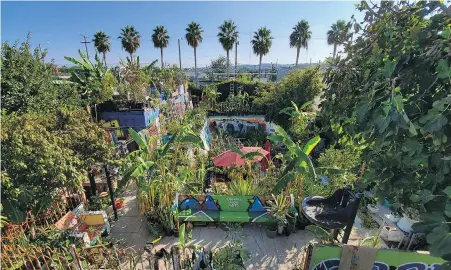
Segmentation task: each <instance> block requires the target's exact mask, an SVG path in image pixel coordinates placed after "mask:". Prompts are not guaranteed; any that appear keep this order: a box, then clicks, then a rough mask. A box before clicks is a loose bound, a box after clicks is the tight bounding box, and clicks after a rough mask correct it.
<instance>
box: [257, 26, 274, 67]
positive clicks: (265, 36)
mask: <svg viewBox="0 0 451 270" xmlns="http://www.w3.org/2000/svg"><path fill="white" fill-rule="evenodd" d="M273 39H274V38H273V37H272V36H271V30H269V29H268V28H266V27H261V28H260V29H258V30H257V31H256V32H254V37H253V39H252V40H251V44H252V50H253V51H254V54H256V55H258V56H259V57H260V61H259V67H258V73H259V74H260V73H261V69H262V57H263V55H267V54H268V53H269V49H270V48H271V46H272V40H273Z"/></svg>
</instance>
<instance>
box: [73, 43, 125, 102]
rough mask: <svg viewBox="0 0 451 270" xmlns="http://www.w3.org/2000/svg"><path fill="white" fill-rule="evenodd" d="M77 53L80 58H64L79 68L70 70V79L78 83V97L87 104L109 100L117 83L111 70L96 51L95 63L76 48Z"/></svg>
mask: <svg viewBox="0 0 451 270" xmlns="http://www.w3.org/2000/svg"><path fill="white" fill-rule="evenodd" d="M78 53H79V54H80V57H81V58H80V59H77V58H73V57H67V56H65V57H64V58H65V59H66V60H67V61H69V62H71V63H73V64H75V65H77V66H78V67H79V70H73V71H71V77H70V80H71V81H72V82H74V83H76V84H77V85H78V90H79V95H80V97H81V98H82V99H84V100H85V102H86V103H87V104H90V103H101V102H103V101H107V100H110V99H111V98H112V96H113V92H114V87H115V86H116V84H117V82H116V80H115V77H114V76H113V74H112V73H111V71H110V70H108V69H107V68H106V67H105V66H104V65H103V64H102V61H101V60H100V58H99V56H98V55H97V53H96V55H95V57H94V59H95V61H96V63H95V64H93V63H92V62H91V60H89V58H87V57H86V55H85V54H84V53H83V52H82V51H81V50H78ZM85 105H86V104H85Z"/></svg>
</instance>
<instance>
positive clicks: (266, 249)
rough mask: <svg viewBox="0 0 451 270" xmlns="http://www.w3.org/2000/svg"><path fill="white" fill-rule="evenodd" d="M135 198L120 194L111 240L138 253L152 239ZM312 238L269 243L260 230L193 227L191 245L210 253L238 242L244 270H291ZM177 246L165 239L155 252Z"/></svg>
mask: <svg viewBox="0 0 451 270" xmlns="http://www.w3.org/2000/svg"><path fill="white" fill-rule="evenodd" d="M135 195H136V190H135V189H134V188H131V190H130V191H127V192H125V193H124V194H123V198H124V208H123V210H122V211H121V212H122V213H121V215H120V217H119V220H118V221H116V222H114V223H112V225H111V236H112V237H115V238H119V239H123V240H125V242H126V243H125V245H126V246H128V247H132V248H133V249H135V250H137V251H138V250H142V249H143V248H144V246H145V244H146V242H147V241H149V240H152V239H153V237H152V236H151V235H150V234H149V232H148V231H147V227H146V219H145V217H144V216H143V215H142V214H140V213H139V210H138V206H137V203H136V196H135ZM313 238H314V235H313V234H312V233H310V232H308V231H298V232H297V233H294V234H291V235H290V236H289V237H286V236H278V237H276V238H274V239H270V238H268V237H267V236H266V233H265V229H264V228H263V227H261V226H259V225H257V224H246V225H245V226H244V227H243V228H242V229H238V230H233V231H225V230H223V229H221V228H209V227H195V228H194V229H193V233H192V240H191V241H192V243H196V244H200V245H202V246H204V247H205V248H207V249H214V248H220V247H223V246H224V245H226V244H227V243H229V242H230V241H233V240H234V239H236V240H241V241H242V242H243V245H244V247H245V248H246V249H247V250H248V251H249V252H250V255H251V258H250V259H249V260H248V261H246V262H245V265H246V269H295V268H294V267H295V266H296V264H299V263H300V259H301V258H302V255H303V254H302V253H301V252H300V251H301V250H302V247H303V246H304V245H306V244H307V243H308V242H309V241H310V240H312V239H313ZM177 242H178V238H176V237H165V238H163V239H162V240H161V241H160V242H158V244H157V246H156V248H157V249H160V248H165V249H166V250H170V248H171V246H172V245H174V244H177Z"/></svg>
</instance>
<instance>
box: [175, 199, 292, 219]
mask: <svg viewBox="0 0 451 270" xmlns="http://www.w3.org/2000/svg"><path fill="white" fill-rule="evenodd" d="M269 200H272V196H228V195H210V194H206V195H181V194H178V195H177V199H176V203H175V204H174V208H173V209H174V210H175V211H178V213H177V216H178V219H179V221H183V222H185V221H198V222H259V223H261V222H268V223H272V222H277V220H275V219H273V218H272V217H270V216H269V209H270V206H269V205H268V203H267V202H268V201H269ZM290 200H291V201H292V209H291V211H293V213H295V212H296V209H295V208H294V201H293V199H292V197H291V196H290Z"/></svg>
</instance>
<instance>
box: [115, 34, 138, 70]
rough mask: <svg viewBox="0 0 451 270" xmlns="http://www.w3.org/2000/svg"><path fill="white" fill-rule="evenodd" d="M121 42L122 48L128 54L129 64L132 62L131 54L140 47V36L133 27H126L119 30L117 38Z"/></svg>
mask: <svg viewBox="0 0 451 270" xmlns="http://www.w3.org/2000/svg"><path fill="white" fill-rule="evenodd" d="M118 39H120V40H121V45H122V48H123V49H124V50H125V51H126V52H128V53H129V54H130V62H134V59H133V54H134V53H135V52H136V51H137V50H138V48H139V46H141V35H140V34H139V32H138V31H136V29H135V27H134V26H130V25H127V26H125V28H123V29H121V34H120V36H119V37H118Z"/></svg>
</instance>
